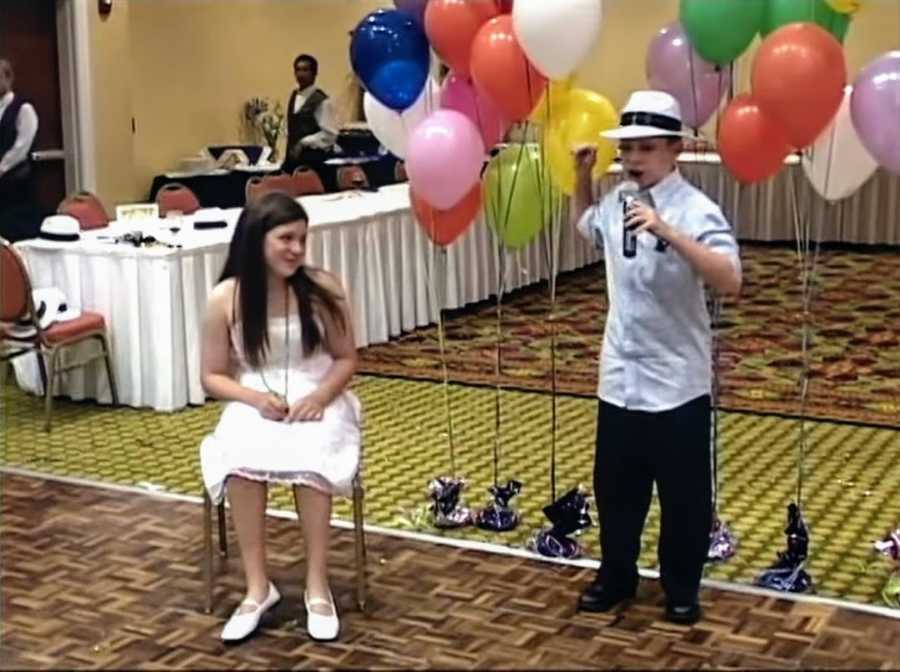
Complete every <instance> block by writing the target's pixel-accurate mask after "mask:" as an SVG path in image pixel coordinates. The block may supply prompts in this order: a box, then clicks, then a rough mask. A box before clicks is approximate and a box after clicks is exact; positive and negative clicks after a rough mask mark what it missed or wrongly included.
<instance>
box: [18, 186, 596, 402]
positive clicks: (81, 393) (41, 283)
mask: <svg viewBox="0 0 900 672" xmlns="http://www.w3.org/2000/svg"><path fill="white" fill-rule="evenodd" d="M300 202H301V203H302V204H303V206H304V207H305V208H306V210H307V212H308V214H309V218H310V230H309V236H308V240H307V263H308V264H310V265H313V266H320V267H322V268H325V269H327V270H329V271H331V272H333V273H335V274H336V275H337V276H338V277H339V278H340V279H341V281H342V283H343V285H344V287H345V288H346V290H347V292H348V294H349V297H350V301H351V303H352V308H353V326H354V331H355V334H356V342H357V345H358V346H359V347H364V346H366V345H369V344H371V343H383V342H385V341H387V340H388V339H390V337H392V336H397V335H398V334H400V333H401V332H402V331H408V330H411V329H414V328H416V327H418V326H423V325H426V324H429V323H432V322H434V321H435V320H436V319H437V309H436V303H435V302H434V300H433V299H432V297H433V296H434V294H433V293H432V290H433V289H434V287H433V286H432V283H434V281H435V280H436V281H437V282H436V284H437V285H438V287H441V286H442V279H443V278H445V279H446V301H445V302H444V305H445V307H447V308H459V307H461V306H464V305H466V304H469V303H473V302H476V301H481V300H484V299H486V298H488V297H490V296H492V295H494V294H496V291H497V285H498V277H497V269H498V252H497V249H496V247H495V243H494V240H493V238H492V237H491V235H490V232H489V230H488V227H487V226H485V225H484V223H483V222H481V221H478V222H476V223H475V225H473V226H472V228H471V229H470V230H469V231H468V232H467V233H466V234H465V235H464V236H463V237H462V238H460V240H458V241H457V242H456V243H454V244H453V245H451V246H450V248H449V249H448V251H447V264H446V272H445V273H443V274H441V273H440V272H439V271H440V269H441V268H443V264H437V265H436V266H435V265H434V264H435V259H439V258H440V257H439V256H438V257H436V256H435V254H436V253H435V252H434V248H433V247H432V246H431V245H430V244H429V242H428V239H427V237H426V236H425V235H424V234H423V233H422V231H421V229H420V228H419V227H418V225H417V224H416V222H415V219H414V216H413V215H412V213H411V210H410V205H409V192H408V189H407V187H406V185H393V186H389V187H384V188H383V189H381V190H379V191H378V192H375V193H369V192H344V193H342V194H328V195H322V196H310V197H304V198H301V199H300ZM239 214H240V211H239V210H237V209H234V210H223V211H221V217H222V219H223V220H225V221H226V222H228V227H227V228H224V229H209V230H202V231H195V230H194V229H193V218H192V217H184V218H182V219H181V220H176V221H173V220H157V221H152V222H145V223H143V224H136V223H134V222H122V223H120V222H115V223H113V224H112V225H111V227H109V228H107V229H101V230H98V231H91V232H85V233H83V234H82V239H81V240H80V241H77V242H74V243H59V242H50V241H44V240H30V241H24V242H22V243H19V244H17V248H18V249H19V250H20V251H21V252H22V253H23V256H24V257H25V259H26V262H27V263H28V266H29V269H30V272H31V276H32V280H33V282H34V285H35V287H48V286H57V287H60V288H61V289H63V291H64V292H65V293H66V295H67V297H68V298H69V300H70V301H71V302H72V303H73V304H75V305H77V306H78V307H79V308H81V309H83V310H91V311H95V312H99V313H101V314H102V315H103V316H104V317H105V318H106V321H107V328H108V330H109V334H110V341H111V348H112V351H113V367H114V371H115V375H116V377H117V383H118V386H119V399H120V402H121V403H123V404H127V405H130V406H134V407H143V406H150V407H153V408H155V409H157V410H163V411H168V410H174V409H178V408H182V407H183V406H185V405H186V404H202V403H203V402H204V401H205V397H204V393H203V389H202V387H201V384H200V330H201V325H202V319H203V313H204V310H205V305H206V298H207V296H208V294H209V292H210V290H211V289H212V288H213V286H214V285H215V284H216V281H217V279H218V276H219V273H220V272H221V269H222V266H223V264H224V262H225V256H226V253H227V249H228V243H229V241H230V240H231V234H232V231H233V230H234V225H235V223H236V222H237V218H238V216H239ZM174 224H180V226H181V229H180V231H179V232H178V233H172V232H171V231H170V230H169V227H170V226H171V225H174ZM138 229H139V230H142V231H143V232H144V233H146V234H152V235H154V236H156V237H157V238H158V239H160V240H164V241H167V242H172V243H177V244H180V245H181V246H182V247H181V248H180V249H170V248H165V247H152V248H147V247H141V248H137V247H134V246H131V245H126V244H122V243H116V242H115V240H114V239H115V237H116V236H119V235H121V234H122V233H125V232H127V231H133V230H138ZM548 258H549V255H548V253H547V240H546V237H545V236H542V237H539V238H538V239H537V240H536V241H535V242H534V243H532V244H531V245H529V246H528V247H526V248H524V249H523V250H520V251H518V252H515V253H508V254H507V255H506V283H505V289H506V290H507V291H509V290H512V289H515V288H518V287H521V286H524V285H527V284H530V283H532V282H535V281H537V280H540V279H542V278H547V277H549V272H548V264H547V261H548ZM559 259H560V268H559V270H560V271H565V270H571V269H575V268H579V267H581V266H584V265H586V264H588V263H591V262H593V261H596V260H597V259H598V256H597V254H596V252H595V251H594V250H593V249H592V248H591V246H590V245H589V244H587V243H586V242H584V241H582V240H581V239H580V238H579V237H578V236H577V235H575V234H574V232H573V231H572V229H571V227H569V226H567V225H564V226H563V227H562V229H561V244H560V256H559ZM432 269H435V271H436V272H437V277H433V276H434V275H435V273H433V272H432ZM20 359H24V358H20ZM16 371H17V375H18V377H19V380H20V383H21V384H22V385H23V387H26V388H31V389H34V388H35V387H36V384H35V378H36V367H35V366H34V365H33V364H32V365H29V363H28V362H27V361H26V362H20V363H19V364H18V365H17V367H16ZM60 383H61V385H60V388H59V391H60V392H61V393H62V394H65V395H67V396H71V397H72V398H74V399H84V398H88V399H98V400H100V401H103V402H108V401H109V400H110V396H109V390H108V386H107V383H106V376H105V374H104V372H103V367H102V363H96V364H94V365H91V366H89V367H87V368H86V369H84V370H83V371H73V372H71V373H67V374H65V375H64V377H63V378H61V380H60Z"/></svg>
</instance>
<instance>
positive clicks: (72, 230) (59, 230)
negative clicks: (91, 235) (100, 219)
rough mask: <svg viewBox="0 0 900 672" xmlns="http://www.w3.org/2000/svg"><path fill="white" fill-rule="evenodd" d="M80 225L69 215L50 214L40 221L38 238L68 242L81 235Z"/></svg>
mask: <svg viewBox="0 0 900 672" xmlns="http://www.w3.org/2000/svg"><path fill="white" fill-rule="evenodd" d="M80 231H81V225H80V224H79V223H78V220H77V219H75V218H74V217H72V216H70V215H50V216H49V217H45V218H44V221H43V222H41V230H40V231H39V232H38V238H43V239H44V240H55V241H58V242H63V243H69V242H73V241H76V240H78V239H79V238H80V237H81V234H80V233H79V232H80Z"/></svg>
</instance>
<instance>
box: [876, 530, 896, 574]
mask: <svg viewBox="0 0 900 672" xmlns="http://www.w3.org/2000/svg"><path fill="white" fill-rule="evenodd" d="M875 550H876V551H878V552H879V553H881V554H882V555H883V556H884V557H886V558H888V559H890V560H893V561H894V562H896V563H897V567H898V569H900V527H898V528H897V529H896V530H894V531H893V532H891V533H889V534H888V535H887V536H886V537H885V538H884V539H882V540H881V541H876V542H875Z"/></svg>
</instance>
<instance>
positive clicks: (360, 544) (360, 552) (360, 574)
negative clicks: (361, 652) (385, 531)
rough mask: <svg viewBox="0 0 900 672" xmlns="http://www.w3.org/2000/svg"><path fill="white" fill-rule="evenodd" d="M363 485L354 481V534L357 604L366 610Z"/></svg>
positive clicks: (362, 610)
mask: <svg viewBox="0 0 900 672" xmlns="http://www.w3.org/2000/svg"><path fill="white" fill-rule="evenodd" d="M363 495H364V492H363V487H362V485H361V484H360V482H359V480H358V478H357V479H354V481H353V536H354V551H355V555H356V604H357V606H359V610H360V611H361V612H363V613H365V611H366V533H365V530H364V529H363V523H364V522H365V518H364V507H363Z"/></svg>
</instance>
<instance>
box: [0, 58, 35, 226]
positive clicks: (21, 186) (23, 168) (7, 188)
mask: <svg viewBox="0 0 900 672" xmlns="http://www.w3.org/2000/svg"><path fill="white" fill-rule="evenodd" d="M14 79H15V73H14V71H13V66H12V63H10V62H9V60H7V59H5V58H0V236H2V237H4V238H6V239H7V240H9V241H12V242H15V241H17V240H23V239H25V238H32V237H34V236H35V235H37V228H38V226H39V225H40V221H39V220H40V218H39V216H38V215H37V212H36V209H35V205H34V193H33V192H34V188H33V185H32V180H31V172H32V170H31V148H32V146H33V145H34V139H35V136H36V135H37V131H38V115H37V112H35V110H34V107H33V106H32V105H31V103H29V102H28V101H26V100H25V99H24V98H21V97H20V96H17V95H16V94H15V92H14V91H13V82H14Z"/></svg>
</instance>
